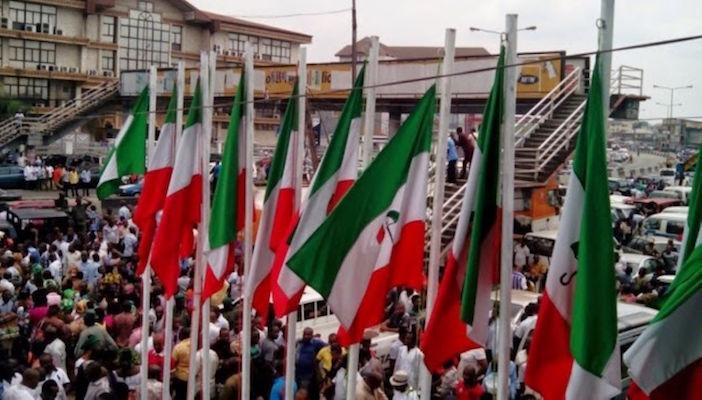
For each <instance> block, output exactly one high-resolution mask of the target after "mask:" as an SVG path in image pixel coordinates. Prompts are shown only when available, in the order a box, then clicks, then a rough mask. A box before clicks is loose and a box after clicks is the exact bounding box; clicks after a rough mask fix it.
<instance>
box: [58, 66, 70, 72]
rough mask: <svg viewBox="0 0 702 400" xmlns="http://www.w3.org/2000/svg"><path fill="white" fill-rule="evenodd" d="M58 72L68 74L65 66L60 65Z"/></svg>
mask: <svg viewBox="0 0 702 400" xmlns="http://www.w3.org/2000/svg"><path fill="white" fill-rule="evenodd" d="M59 71H61V72H68V67H66V66H65V65H62V66H60V67H59Z"/></svg>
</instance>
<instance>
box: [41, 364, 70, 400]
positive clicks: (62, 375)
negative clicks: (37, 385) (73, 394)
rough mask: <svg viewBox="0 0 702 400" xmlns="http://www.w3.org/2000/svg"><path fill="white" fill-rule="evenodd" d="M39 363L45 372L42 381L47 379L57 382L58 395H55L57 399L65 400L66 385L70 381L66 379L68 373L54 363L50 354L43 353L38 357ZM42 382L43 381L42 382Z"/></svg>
mask: <svg viewBox="0 0 702 400" xmlns="http://www.w3.org/2000/svg"><path fill="white" fill-rule="evenodd" d="M39 365H41V367H42V368H43V369H44V371H45V372H46V376H45V379H44V381H48V380H50V379H51V380H53V381H54V382H56V383H57V384H58V387H59V395H58V397H57V399H58V400H65V399H66V386H67V385H68V384H70V383H71V381H70V380H69V379H68V375H67V374H66V371H65V370H63V369H61V368H57V367H56V366H55V365H54V362H53V360H52V357H51V355H49V354H47V353H44V354H42V355H41V356H40V357H39ZM42 383H43V382H42Z"/></svg>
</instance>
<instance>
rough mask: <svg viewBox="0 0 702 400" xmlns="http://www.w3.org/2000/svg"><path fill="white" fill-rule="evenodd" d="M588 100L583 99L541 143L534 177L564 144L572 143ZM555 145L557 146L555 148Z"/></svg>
mask: <svg viewBox="0 0 702 400" xmlns="http://www.w3.org/2000/svg"><path fill="white" fill-rule="evenodd" d="M586 103H587V101H583V102H582V103H580V105H579V106H578V107H577V108H576V109H575V110H574V111H573V112H572V113H571V114H570V115H569V116H568V118H566V119H565V120H564V121H563V122H562V123H561V124H560V125H559V126H558V128H556V129H555V130H554V131H553V132H551V134H550V135H549V137H548V138H547V139H546V140H544V141H543V143H541V145H540V146H539V151H538V153H537V156H536V161H537V163H538V167H537V168H536V171H535V172H534V177H535V178H536V177H538V174H539V172H540V171H541V170H542V169H543V168H544V167H545V166H546V164H548V163H549V161H551V159H553V157H554V156H555V155H556V154H558V152H560V151H561V150H562V149H563V147H564V146H567V145H568V144H569V143H570V140H571V139H572V138H573V136H575V134H576V133H577V132H578V129H579V128H580V121H582V119H583V110H584V109H585V104H586ZM554 146H555V148H554Z"/></svg>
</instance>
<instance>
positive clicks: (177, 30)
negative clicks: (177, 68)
mask: <svg viewBox="0 0 702 400" xmlns="http://www.w3.org/2000/svg"><path fill="white" fill-rule="evenodd" d="M182 46H183V27H182V26H179V25H172V26H171V50H174V51H180V50H181V49H182Z"/></svg>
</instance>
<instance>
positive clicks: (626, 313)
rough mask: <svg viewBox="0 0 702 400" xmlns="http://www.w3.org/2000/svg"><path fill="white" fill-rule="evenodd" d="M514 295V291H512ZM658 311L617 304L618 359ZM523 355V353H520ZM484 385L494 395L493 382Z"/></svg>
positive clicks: (624, 371)
mask: <svg viewBox="0 0 702 400" xmlns="http://www.w3.org/2000/svg"><path fill="white" fill-rule="evenodd" d="M512 293H513V295H514V291H512ZM657 312H658V311H657V310H655V309H653V308H649V307H645V306H642V305H639V304H629V303H623V302H617V343H618V344H619V349H620V352H621V353H620V354H621V355H620V357H621V356H623V354H624V353H625V352H626V351H627V350H628V349H629V347H631V345H632V344H634V342H635V341H636V339H637V338H638V337H639V336H641V333H642V332H643V331H644V329H646V327H647V326H648V324H649V322H651V321H652V320H653V318H654V317H655V316H656V313H657ZM532 334H533V330H532V331H531V332H529V334H528V335H526V336H528V337H531V335H532ZM525 344H526V340H522V341H521V343H520V344H519V347H518V348H517V351H516V352H515V354H520V351H521V350H522V349H523V348H524V345H525ZM522 354H523V353H522ZM517 358H518V360H517V361H516V362H517V363H518V364H519V365H523V363H526V362H527V359H526V358H524V359H520V357H519V356H518V357H517ZM620 365H621V379H622V381H621V386H622V393H626V390H627V389H628V387H629V385H630V384H631V378H630V377H629V370H628V368H627V367H626V364H624V360H623V359H622V360H620ZM485 385H486V386H487V387H488V389H487V390H488V392H490V393H496V386H495V382H494V381H492V380H491V381H487V380H486V381H485Z"/></svg>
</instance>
